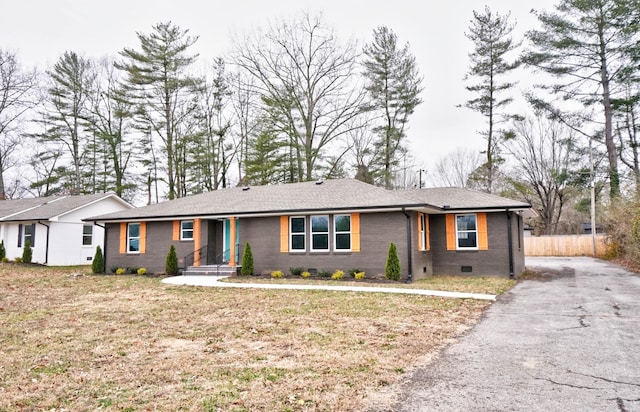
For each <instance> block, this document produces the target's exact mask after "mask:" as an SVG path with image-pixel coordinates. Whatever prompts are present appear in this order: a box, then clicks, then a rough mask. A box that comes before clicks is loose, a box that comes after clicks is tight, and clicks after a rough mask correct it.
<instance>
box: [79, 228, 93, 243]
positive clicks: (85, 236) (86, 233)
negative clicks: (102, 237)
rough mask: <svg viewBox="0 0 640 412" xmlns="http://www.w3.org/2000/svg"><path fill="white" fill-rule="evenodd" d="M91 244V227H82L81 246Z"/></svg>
mask: <svg viewBox="0 0 640 412" xmlns="http://www.w3.org/2000/svg"><path fill="white" fill-rule="evenodd" d="M92 244H93V225H84V226H82V246H91V245H92Z"/></svg>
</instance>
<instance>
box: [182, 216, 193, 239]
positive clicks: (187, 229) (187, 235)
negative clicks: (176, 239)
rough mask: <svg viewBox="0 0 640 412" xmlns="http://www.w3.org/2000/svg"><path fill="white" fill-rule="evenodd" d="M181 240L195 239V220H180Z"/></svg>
mask: <svg viewBox="0 0 640 412" xmlns="http://www.w3.org/2000/svg"><path fill="white" fill-rule="evenodd" d="M180 240H193V220H183V221H181V222H180Z"/></svg>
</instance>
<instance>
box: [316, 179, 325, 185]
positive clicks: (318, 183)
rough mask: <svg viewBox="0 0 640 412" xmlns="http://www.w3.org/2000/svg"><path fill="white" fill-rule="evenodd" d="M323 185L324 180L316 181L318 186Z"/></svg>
mask: <svg viewBox="0 0 640 412" xmlns="http://www.w3.org/2000/svg"><path fill="white" fill-rule="evenodd" d="M323 183H324V180H316V184H317V185H321V184H323Z"/></svg>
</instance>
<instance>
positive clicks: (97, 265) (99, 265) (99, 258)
mask: <svg viewBox="0 0 640 412" xmlns="http://www.w3.org/2000/svg"><path fill="white" fill-rule="evenodd" d="M91 272H93V273H104V256H103V255H102V248H101V247H100V245H98V246H96V254H95V255H94V256H93V262H91Z"/></svg>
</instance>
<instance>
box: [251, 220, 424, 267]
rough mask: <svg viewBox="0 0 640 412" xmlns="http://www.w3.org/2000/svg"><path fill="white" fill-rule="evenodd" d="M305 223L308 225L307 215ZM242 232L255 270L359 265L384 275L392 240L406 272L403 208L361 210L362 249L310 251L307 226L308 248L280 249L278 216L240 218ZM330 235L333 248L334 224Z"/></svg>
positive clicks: (405, 237) (405, 238)
mask: <svg viewBox="0 0 640 412" xmlns="http://www.w3.org/2000/svg"><path fill="white" fill-rule="evenodd" d="M295 216H299V215H295ZM306 224H307V226H308V225H309V219H308V217H307V219H306ZM330 226H332V225H330ZM240 234H241V242H240V246H241V249H242V248H244V245H245V242H249V244H250V245H251V251H252V252H253V259H254V269H255V272H256V273H263V272H271V271H273V270H282V271H283V272H285V273H289V268H291V267H302V268H304V269H309V268H313V269H317V270H328V271H331V272H333V271H335V270H337V269H340V270H343V271H344V272H345V273H347V272H348V271H349V270H350V269H355V268H358V269H360V270H363V271H364V272H365V273H366V275H367V276H384V267H385V264H386V261H387V253H388V249H389V243H390V242H394V243H395V244H396V246H397V248H398V255H399V257H400V263H401V265H402V272H403V273H407V246H406V245H407V236H406V218H405V217H404V215H403V214H402V213H400V212H394V213H361V214H360V250H361V251H360V252H334V251H329V252H310V251H309V250H308V249H309V229H308V227H307V238H306V240H307V250H306V251H305V252H288V253H281V252H280V218H279V217H267V218H241V219H240ZM329 237H330V248H333V228H332V227H331V229H330V234H329ZM416 239H417V238H416ZM416 241H417V240H416ZM241 252H242V251H241Z"/></svg>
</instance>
